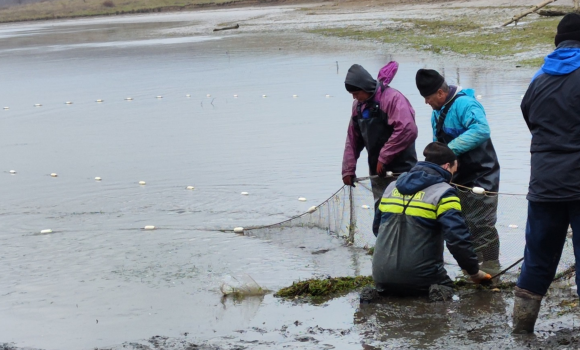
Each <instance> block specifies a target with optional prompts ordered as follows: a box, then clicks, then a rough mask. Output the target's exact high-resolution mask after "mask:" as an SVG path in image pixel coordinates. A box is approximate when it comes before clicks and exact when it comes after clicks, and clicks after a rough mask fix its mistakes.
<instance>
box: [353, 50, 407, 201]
mask: <svg viewBox="0 0 580 350" xmlns="http://www.w3.org/2000/svg"><path fill="white" fill-rule="evenodd" d="M398 67H399V65H398V63H397V62H394V61H392V62H389V63H388V64H387V65H386V66H384V67H383V68H382V69H381V70H380V72H379V76H378V82H377V81H376V80H375V79H373V77H372V76H371V75H370V74H369V72H367V71H366V70H365V69H364V68H363V67H362V66H360V65H358V64H355V65H353V66H351V67H350V69H349V70H348V73H347V75H346V79H345V82H344V85H345V87H346V90H347V91H348V92H349V93H351V94H352V97H353V98H354V100H355V101H354V102H353V106H352V114H351V118H350V123H349V125H348V132H347V137H346V144H345V147H344V156H343V160H342V181H343V182H344V184H345V185H348V186H354V179H355V178H356V174H355V172H356V162H357V159H358V158H359V157H360V153H361V152H362V150H363V148H366V149H367V153H368V164H369V174H370V175H371V176H372V175H378V177H373V178H371V186H372V189H373V197H374V200H375V209H376V206H378V201H379V199H380V198H381V196H382V195H383V192H384V191H385V188H387V186H388V184H389V183H390V182H391V181H392V180H393V179H394V178H393V177H387V176H386V173H387V172H388V171H390V172H392V173H403V172H405V171H409V170H410V169H411V168H412V167H413V166H414V165H415V163H417V153H416V152H415V139H417V125H416V124H415V111H414V110H413V107H411V104H410V103H409V101H408V100H407V98H406V97H405V96H404V95H403V94H402V93H400V92H399V91H397V90H395V89H393V88H392V87H390V86H389V83H390V82H391V81H392V80H393V78H394V77H395V74H396V73H397V69H398Z"/></svg>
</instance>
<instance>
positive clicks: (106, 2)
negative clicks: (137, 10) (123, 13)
mask: <svg viewBox="0 0 580 350" xmlns="http://www.w3.org/2000/svg"><path fill="white" fill-rule="evenodd" d="M103 6H105V7H115V3H114V2H112V1H111V0H105V1H104V2H103Z"/></svg>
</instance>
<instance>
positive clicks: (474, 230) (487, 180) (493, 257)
mask: <svg viewBox="0 0 580 350" xmlns="http://www.w3.org/2000/svg"><path fill="white" fill-rule="evenodd" d="M415 79H416V83H417V89H418V90H419V92H420V93H421V96H423V97H424V98H425V103H426V104H428V105H430V106H431V107H432V108H433V114H432V116H431V125H432V127H433V141H439V142H442V143H445V144H447V146H448V147H449V148H450V149H451V150H452V151H453V153H455V155H456V156H457V159H458V162H459V169H458V171H457V172H456V173H455V175H454V176H453V179H452V181H453V183H454V184H456V185H460V187H459V188H458V190H459V191H458V193H459V195H460V198H461V204H462V206H463V208H464V215H465V217H466V221H467V223H468V225H469V229H470V231H471V234H472V236H473V240H474V245H475V251H476V252H477V253H478V259H479V261H480V262H483V263H484V266H482V268H484V269H485V268H488V270H491V271H492V272H493V271H494V270H496V269H499V260H498V259H499V235H498V233H497V230H496V228H495V223H496V221H497V195H496V193H497V192H498V191H499V178H500V167H499V161H498V159H497V154H496V152H495V149H494V147H493V143H492V142H491V136H490V134H491V133H490V129H489V124H488V123H487V119H486V116H485V110H484V109H483V106H482V105H481V104H480V103H479V102H478V101H477V100H476V99H475V97H474V95H475V92H474V91H473V90H472V89H462V88H461V87H460V86H454V85H448V84H447V83H446V82H445V79H444V78H443V76H441V75H440V74H439V73H438V72H437V71H435V70H432V69H419V71H417V75H416V78H415ZM461 186H464V187H467V188H473V187H481V188H483V189H484V190H485V191H486V192H492V193H486V195H485V196H476V195H474V194H473V193H471V192H467V191H466V189H465V188H462V187H461Z"/></svg>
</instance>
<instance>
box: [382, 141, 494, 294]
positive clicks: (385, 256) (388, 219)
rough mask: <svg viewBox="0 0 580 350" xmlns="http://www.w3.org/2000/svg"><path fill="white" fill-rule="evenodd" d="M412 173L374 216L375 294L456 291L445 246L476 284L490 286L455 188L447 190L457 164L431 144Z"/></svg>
mask: <svg viewBox="0 0 580 350" xmlns="http://www.w3.org/2000/svg"><path fill="white" fill-rule="evenodd" d="M423 155H424V156H425V161H424V162H419V163H417V165H416V166H415V167H413V168H412V169H411V171H409V172H408V173H404V174H402V175H401V176H399V178H398V179H397V181H396V182H393V183H391V184H390V185H389V186H388V187H387V189H386V191H385V194H384V195H383V198H382V199H381V202H380V205H379V208H378V210H377V211H376V213H375V218H374V223H373V232H374V233H375V235H376V236H377V241H376V243H375V251H374V254H373V279H374V281H375V286H376V290H377V292H379V293H381V292H384V293H394V294H403V295H421V294H428V293H429V292H430V289H433V287H432V286H434V285H435V286H447V287H452V286H453V282H452V281H451V279H450V278H449V276H448V275H447V271H446V270H445V267H444V262H443V242H444V241H445V242H446V243H447V248H448V249H449V251H450V252H451V254H452V255H453V257H454V258H455V260H456V261H457V263H458V264H459V266H460V267H461V268H462V269H463V270H465V271H467V273H468V274H469V275H470V276H471V279H472V281H473V282H475V283H480V282H483V281H486V280H491V276H490V275H489V274H487V273H485V272H483V271H480V270H479V265H478V262H477V256H476V254H475V252H474V250H473V246H472V242H471V234H470V233H469V229H468V227H467V224H466V223H465V220H464V219H463V216H462V215H461V204H460V201H459V198H458V197H457V193H456V190H455V188H453V187H452V186H451V185H449V181H450V180H451V177H452V175H453V173H454V172H455V171H456V170H457V158H456V156H455V154H454V153H453V151H451V150H450V149H449V148H448V147H447V146H446V145H445V144H443V143H440V142H433V143H430V144H429V145H427V147H426V148H425V151H424V152H423Z"/></svg>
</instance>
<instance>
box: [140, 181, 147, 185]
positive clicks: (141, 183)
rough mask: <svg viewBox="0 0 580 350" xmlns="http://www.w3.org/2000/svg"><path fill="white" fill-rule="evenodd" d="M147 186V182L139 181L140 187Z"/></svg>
mask: <svg viewBox="0 0 580 350" xmlns="http://www.w3.org/2000/svg"><path fill="white" fill-rule="evenodd" d="M145 184H147V183H146V182H145V181H139V185H145Z"/></svg>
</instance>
